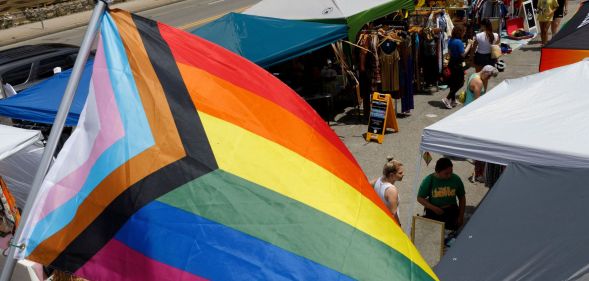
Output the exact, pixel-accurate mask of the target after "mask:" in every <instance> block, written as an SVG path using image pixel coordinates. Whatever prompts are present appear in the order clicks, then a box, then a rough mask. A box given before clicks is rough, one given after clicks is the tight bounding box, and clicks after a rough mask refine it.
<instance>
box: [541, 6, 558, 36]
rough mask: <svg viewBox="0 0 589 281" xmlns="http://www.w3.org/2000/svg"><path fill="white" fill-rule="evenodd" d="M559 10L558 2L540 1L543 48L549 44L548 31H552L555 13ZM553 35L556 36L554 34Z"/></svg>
mask: <svg viewBox="0 0 589 281" xmlns="http://www.w3.org/2000/svg"><path fill="white" fill-rule="evenodd" d="M557 8H558V1H557V0H538V21H539V22H540V37H541V38H542V46H544V45H546V43H548V29H550V26H551V25H552V20H553V18H554V12H555V11H556V9H557ZM552 35H553V36H554V32H553V34H552Z"/></svg>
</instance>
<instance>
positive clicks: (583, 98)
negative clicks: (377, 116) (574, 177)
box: [420, 60, 589, 167]
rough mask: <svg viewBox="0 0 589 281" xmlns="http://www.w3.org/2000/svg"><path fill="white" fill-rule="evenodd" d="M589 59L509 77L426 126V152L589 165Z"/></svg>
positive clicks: (498, 161) (489, 159)
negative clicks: (465, 104)
mask: <svg viewBox="0 0 589 281" xmlns="http://www.w3.org/2000/svg"><path fill="white" fill-rule="evenodd" d="M588 124H589V61H587V60H585V61H581V62H579V63H576V64H572V65H568V66H565V67H561V68H557V69H553V70H551V71H546V72H542V73H538V74H535V75H530V76H527V77H523V78H518V79H512V80H505V81H504V82H502V83H501V84H499V85H498V86H497V87H495V88H494V89H492V90H491V91H489V92H488V93H487V94H485V95H483V96H482V97H480V98H479V99H477V100H476V101H474V102H473V103H471V104H469V105H468V106H466V107H464V108H462V109H460V110H459V111H457V112H456V113H454V114H452V115H450V116H448V117H447V118H444V119H443V120H441V121H439V122H437V123H435V124H433V125H431V126H429V127H427V128H425V129H424V131H423V135H422V140H421V146H420V149H421V150H422V151H429V152H436V153H440V154H443V155H451V156H458V157H463V158H469V159H476V160H480V161H485V162H491V163H496V164H503V165H505V164H507V163H510V162H517V163H525V164H538V165H544V166H554V167H589V125H588Z"/></svg>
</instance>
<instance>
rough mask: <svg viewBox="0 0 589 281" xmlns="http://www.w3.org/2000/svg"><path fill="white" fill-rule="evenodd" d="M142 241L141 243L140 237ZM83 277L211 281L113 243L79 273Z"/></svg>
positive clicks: (115, 280) (119, 280)
mask: <svg viewBox="0 0 589 281" xmlns="http://www.w3.org/2000/svg"><path fill="white" fill-rule="evenodd" d="M138 239H141V238H139V237H138ZM75 275H77V276H80V277H90V276H91V277H92V280H94V281H123V280H138V281H139V280H140V281H149V280H154V281H156V280H157V281H168V280H169V281H200V280H207V279H204V278H202V277H199V276H196V275H194V274H192V273H189V272H186V271H183V270H180V269H177V268H175V267H171V266H169V265H167V264H165V263H161V262H158V261H156V260H153V259H150V258H149V257H146V256H145V255H143V254H141V253H139V252H137V251H135V250H133V249H131V248H129V247H127V245H125V244H123V243H122V242H119V241H117V240H115V239H112V240H110V241H109V242H108V244H106V245H105V246H104V247H103V248H102V249H101V250H100V251H99V252H98V253H97V254H96V255H94V256H93V257H92V259H91V260H89V261H88V262H86V264H85V265H84V266H83V267H82V268H80V269H78V271H76V273H75Z"/></svg>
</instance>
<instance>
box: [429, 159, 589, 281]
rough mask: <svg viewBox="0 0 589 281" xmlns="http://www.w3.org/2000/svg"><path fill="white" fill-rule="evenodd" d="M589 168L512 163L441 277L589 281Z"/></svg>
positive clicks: (445, 259)
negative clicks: (588, 218) (588, 220)
mask: <svg viewBox="0 0 589 281" xmlns="http://www.w3.org/2000/svg"><path fill="white" fill-rule="evenodd" d="M588 183H589V168H558V167H547V166H533V165H522V164H509V166H508V168H507V169H506V170H505V172H504V174H503V175H502V176H501V178H500V179H499V181H498V182H497V183H496V184H495V186H494V187H493V189H492V190H491V191H490V193H489V194H488V195H487V197H486V198H485V200H484V201H483V202H482V203H481V205H480V206H479V208H478V209H477V211H476V213H475V214H474V215H473V217H472V218H471V220H470V221H469V222H468V224H467V225H466V226H465V228H464V229H463V230H462V232H461V234H460V235H459V236H458V238H457V240H456V241H455V242H454V244H453V245H452V247H451V248H450V249H449V251H448V252H447V253H446V255H445V256H444V257H443V259H442V260H441V261H440V263H439V264H438V265H437V266H436V268H435V269H434V271H435V272H436V274H437V275H438V277H439V278H440V280H454V281H470V280H480V281H486V280H489V281H490V280H579V278H583V279H582V280H588V279H589V278H588V277H589V276H588V275H587V274H588V273H589V251H587V245H589V235H587V233H588V232H589V224H587V217H589V209H587V202H588V201H589V184H588Z"/></svg>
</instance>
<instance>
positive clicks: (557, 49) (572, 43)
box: [540, 1, 589, 71]
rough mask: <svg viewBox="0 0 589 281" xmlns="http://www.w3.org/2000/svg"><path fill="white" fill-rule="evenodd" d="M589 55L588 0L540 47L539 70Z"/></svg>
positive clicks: (575, 60) (576, 60)
mask: <svg viewBox="0 0 589 281" xmlns="http://www.w3.org/2000/svg"><path fill="white" fill-rule="evenodd" d="M588 57H589V2H588V1H585V2H583V3H581V4H580V5H579V10H578V11H577V13H576V14H575V15H574V16H573V18H571V19H570V20H569V21H568V22H567V23H566V25H565V26H563V27H562V29H561V30H560V31H559V32H558V33H556V35H554V37H553V38H552V40H550V41H549V42H548V44H546V46H544V47H543V48H542V56H541V58H540V71H545V70H548V69H552V68H555V67H559V66H563V65H567V64H571V63H575V62H578V61H580V60H582V59H584V58H588Z"/></svg>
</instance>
